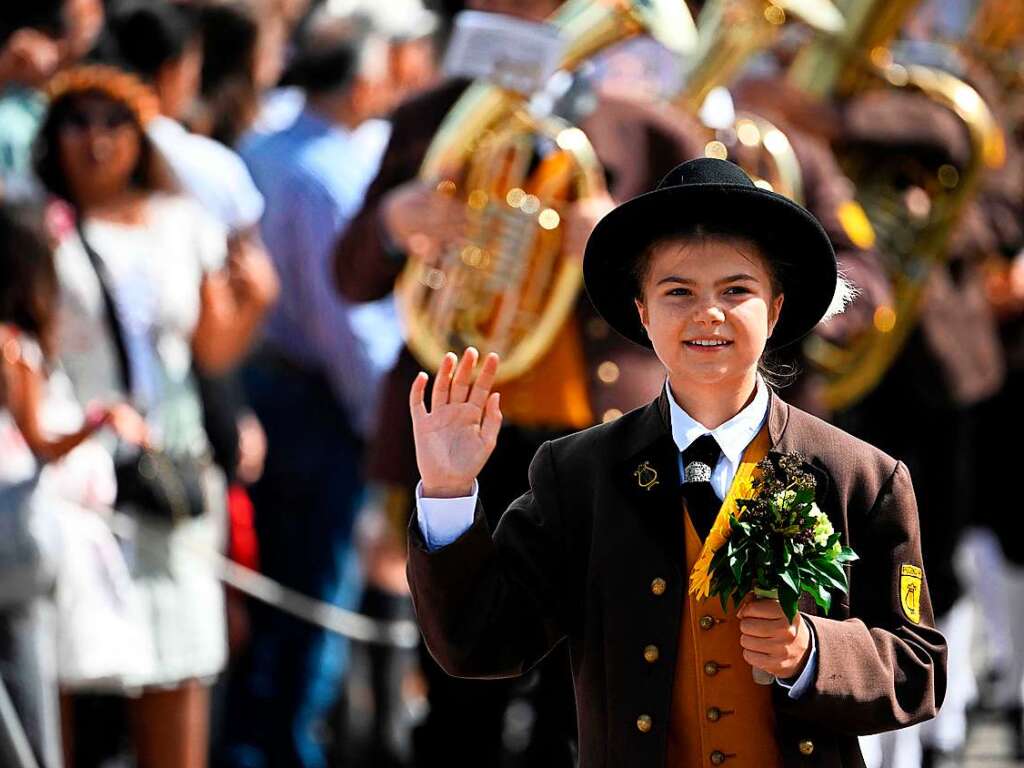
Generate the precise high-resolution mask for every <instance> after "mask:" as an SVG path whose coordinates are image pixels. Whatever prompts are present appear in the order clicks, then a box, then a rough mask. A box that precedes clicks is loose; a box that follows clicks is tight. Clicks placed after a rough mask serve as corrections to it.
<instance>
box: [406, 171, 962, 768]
mask: <svg viewBox="0 0 1024 768" xmlns="http://www.w3.org/2000/svg"><path fill="white" fill-rule="evenodd" d="M584 276H585V281H586V288H587V292H588V294H589V296H590V299H591V301H592V302H593V304H594V306H595V307H596V308H597V310H598V311H599V312H600V313H601V314H602V315H603V316H604V318H605V319H606V320H607V321H608V322H609V324H610V325H611V326H612V327H613V328H615V329H616V330H617V331H618V332H619V333H621V334H623V335H624V336H626V337H627V338H629V339H631V340H632V341H635V342H636V343H638V344H641V345H644V346H647V347H652V348H653V349H654V351H655V353H656V354H657V356H658V358H659V359H660V360H661V362H662V363H663V364H664V366H665V368H666V370H667V380H666V383H665V388H664V390H663V392H662V394H661V396H660V397H659V398H658V399H657V400H655V401H654V402H652V403H650V404H649V405H647V406H646V407H643V408H640V409H637V410H636V411H632V412H630V413H628V414H626V415H624V416H622V417H621V418H619V419H617V420H616V421H613V422H610V423H607V424H603V425H601V426H598V427H594V428H592V429H588V430H585V431H583V432H579V433H577V434H574V435H571V436H569V437H565V438H562V439H560V440H556V441H553V442H550V443H546V444H545V445H544V446H543V447H542V448H541V449H540V450H539V451H538V452H537V455H536V456H535V458H534V460H533V463H532V465H531V467H530V491H529V492H528V493H526V494H525V495H524V496H522V497H521V498H520V499H518V500H517V501H515V502H514V503H513V504H512V505H511V507H510V508H509V509H508V510H507V511H506V512H505V514H504V516H503V517H502V519H501V522H500V523H499V525H498V526H497V528H496V529H495V530H494V531H493V532H491V531H490V530H488V526H487V523H486V519H485V517H484V515H483V510H482V509H481V508H480V507H479V505H478V503H477V500H476V493H477V487H476V477H477V475H478V474H479V472H480V470H481V468H482V467H483V465H484V463H485V462H486V461H487V458H488V456H489V455H490V453H491V451H492V450H493V447H494V445H495V441H496V438H497V434H498V431H499V429H500V427H501V410H500V393H498V392H492V391H491V390H492V387H493V385H494V381H495V375H496V372H497V369H498V365H499V361H498V359H497V356H496V355H493V354H492V355H488V356H486V357H485V358H484V360H483V361H482V364H480V365H479V366H478V363H479V362H480V361H479V359H478V358H479V355H478V353H477V351H476V350H474V349H472V348H470V349H467V350H466V351H465V353H464V354H463V355H462V357H461V359H459V358H458V357H457V356H456V355H455V354H452V353H449V355H448V356H447V357H446V358H445V360H444V362H443V364H442V365H441V368H440V370H439V371H438V374H437V377H436V379H435V381H434V384H433V387H432V389H431V393H430V399H431V402H430V406H429V409H428V407H427V404H426V402H425V397H426V390H427V384H428V376H427V375H426V374H425V373H423V374H420V376H419V377H418V378H417V379H416V381H415V383H414V384H413V387H412V390H411V392H410V408H411V412H412V420H413V428H414V434H415V438H416V457H417V463H418V466H419V470H420V475H421V483H420V487H419V488H418V490H417V514H416V517H415V519H414V520H413V522H412V524H411V526H410V530H409V536H410V546H409V580H410V584H411V586H412V593H413V599H414V602H415V605H416V610H417V616H418V619H419V622H420V626H421V628H422V630H423V633H424V636H425V638H426V642H427V645H428V647H429V648H430V651H431V652H432V654H433V655H434V657H435V658H436V659H437V660H438V662H439V663H440V664H441V666H442V667H443V668H444V669H445V670H447V671H448V672H449V674H452V675H455V676H460V677H506V676H512V675H518V674H522V673H523V672H525V671H527V670H528V669H530V668H531V667H532V666H533V665H534V664H535V663H537V661H538V660H540V659H541V658H542V657H543V656H544V655H546V654H547V653H548V652H549V651H550V650H551V648H552V647H554V646H555V645H556V644H557V643H559V642H562V641H565V642H567V643H568V644H569V650H570V656H571V659H572V668H573V669H572V671H573V676H574V681H575V688H576V701H577V708H578V724H579V729H580V765H581V766H582V767H583V768H604V767H606V766H607V767H608V768H611V767H612V766H629V767H630V768H634V767H636V768H645V767H647V766H650V768H656V767H657V768H661V766H669V768H689V766H703V765H728V766H730V767H733V766H735V768H741V767H744V766H750V767H751V768H753V767H754V766H756V767H757V768H770V767H773V766H799V765H812V764H813V765H824V766H837V767H838V766H856V765H863V761H862V758H861V755H860V752H859V749H858V745H857V736H858V735H861V734H867V733H875V732H879V731H884V730H891V729H895V728H900V727H904V726H907V725H910V724H912V723H915V722H920V721H922V720H925V719H928V718H930V717H932V716H934V714H935V712H936V710H937V709H938V707H939V705H940V704H941V702H942V698H943V695H944V691H945V642H944V640H943V638H942V636H941V635H940V634H939V633H938V632H937V631H936V629H935V628H934V623H933V618H932V611H931V601H930V597H929V594H928V586H927V582H926V580H925V577H924V570H923V565H922V562H921V547H920V537H919V532H918V518H917V508H916V502H915V499H914V492H913V488H912V486H911V481H910V477H909V474H908V472H907V469H906V467H905V466H903V464H901V463H900V462H898V461H896V460H895V459H892V458H891V457H889V456H887V455H885V454H884V453H882V452H881V451H879V450H878V449H876V448H874V447H872V446H870V445H868V444H866V443H863V442H861V441H859V440H857V439H855V438H853V437H851V436H850V435H848V434H846V433H844V432H842V431H840V430H838V429H836V428H834V427H832V426H830V425H828V424H826V423H824V422H822V421H820V420H818V419H816V418H815V417H813V416H810V415H809V414H807V413H804V412H802V411H800V410H798V409H796V408H793V407H792V406H789V405H787V404H786V403H785V402H784V401H783V400H782V399H781V398H780V397H779V396H778V395H777V394H776V393H775V392H774V391H773V389H772V387H771V386H770V384H769V379H771V378H772V376H771V372H770V366H769V365H766V363H765V356H766V354H769V355H770V353H771V352H773V351H775V350H778V349H780V348H781V347H784V346H785V345H788V344H792V343H793V342H795V341H797V340H799V339H801V338H802V337H803V336H805V335H806V334H807V333H808V332H810V331H811V329H812V328H813V327H814V326H815V325H816V324H817V323H818V322H820V321H821V320H822V319H823V318H824V317H826V316H827V315H829V314H830V313H833V312H835V311H841V307H842V305H843V304H844V302H845V300H846V299H847V298H848V297H849V292H850V291H849V287H848V286H847V285H846V284H845V282H844V281H843V280H842V279H841V278H839V277H838V276H837V269H836V260H835V255H834V252H833V250H832V247H831V244H830V243H829V240H828V238H827V236H826V235H825V233H824V232H823V230H822V229H821V226H820V225H819V224H818V222H817V221H816V220H815V219H814V217H813V216H811V214H809V213H808V212H807V211H806V210H804V209H803V208H801V207H800V206H798V205H796V204H795V203H793V202H792V201H790V200H789V199H788V198H785V197H783V196H781V195H778V194H775V193H774V192H770V191H767V190H764V189H761V188H759V187H757V186H756V185H754V183H753V182H752V181H751V180H750V179H749V178H748V177H747V176H746V174H744V173H743V171H742V170H740V169H739V168H738V167H737V166H735V165H733V164H731V163H728V162H725V161H721V160H713V159H707V158H702V159H699V160H692V161H690V162H687V163H684V164H683V165H681V166H679V167H678V168H676V169H674V170H673V171H672V172H671V173H670V174H669V175H668V176H667V177H666V178H665V179H664V181H662V183H661V184H660V185H659V186H658V188H657V189H656V190H654V191H652V192H650V193H647V194H645V195H641V196H640V197H637V198H634V199H633V200H630V201H628V202H626V203H624V204H623V205H620V206H619V207H618V208H616V209H615V210H614V211H612V212H611V213H610V214H609V215H608V216H606V217H605V218H604V219H603V220H602V221H601V222H600V223H599V224H598V226H597V228H596V229H595V230H594V233H593V234H592V235H591V237H590V241H589V242H588V245H587V250H586V255H585V259H584ZM478 368H479V370H478ZM626 375H628V372H626ZM790 488H796V489H798V490H797V492H796V493H795V494H793V495H792V496H789V495H787V493H788V492H787V490H786V489H790ZM773 489H774V490H773ZM769 491H770V492H771V493H772V494H773V495H772V496H771V497H770V498H767V497H765V498H762V497H759V496H758V494H759V493H768V492H769ZM800 493H804V494H807V496H806V498H805V501H806V502H807V503H806V504H805V505H804V506H805V508H806V509H808V510H810V511H809V513H808V516H807V518H806V519H807V520H808V521H809V527H808V529H807V533H806V538H807V541H806V543H807V545H808V546H812V545H817V546H819V547H827V548H828V549H830V550H834V553H833V554H836V553H839V552H840V551H844V552H845V551H846V549H845V548H847V547H852V548H853V549H855V550H856V552H857V555H858V556H859V559H857V561H856V562H852V563H850V564H849V565H847V566H846V569H845V571H844V572H843V573H841V574H836V577H837V579H838V580H839V581H841V582H842V583H843V584H844V586H845V585H847V584H848V589H847V590H846V593H845V594H839V593H836V594H835V595H834V599H831V600H820V599H818V598H820V597H821V595H813V596H812V595H809V594H804V595H801V596H799V600H798V602H797V597H796V593H791V594H790V595H789V597H790V598H791V600H790V601H789V603H790V604H786V605H784V603H786V602H787V601H786V599H784V600H783V603H780V601H779V600H776V599H772V598H767V599H754V598H753V595H749V596H747V597H746V598H744V599H743V600H742V601H741V602H740V603H739V606H738V607H737V606H736V605H735V604H733V605H732V606H731V607H726V606H725V603H724V601H723V603H722V604H720V603H719V601H718V600H708V599H707V598H708V596H709V594H713V593H714V588H713V583H712V582H713V578H712V573H711V569H712V565H713V563H714V562H717V561H715V555H716V553H718V552H719V551H720V550H721V549H722V547H724V546H726V544H727V541H728V540H729V537H730V517H732V519H733V520H734V521H735V520H736V519H737V518H740V519H742V516H743V515H749V516H750V517H749V520H750V523H749V525H747V526H745V527H746V528H747V529H748V530H754V529H755V526H754V522H755V521H756V520H755V518H756V516H757V515H758V514H759V513H758V509H767V508H769V507H771V508H772V509H775V510H776V511H777V507H779V505H783V506H785V505H788V504H792V503H793V499H798V500H799V499H800V498H804V497H801V496H798V494H800ZM772 504H775V507H772V506H771V505H772ZM759 505H760V506H759ZM733 530H735V528H734V529H733ZM733 535H735V534H733ZM755 546H756V542H755ZM730 551H731V550H730ZM849 559H852V558H849ZM719 560H721V557H720V558H719ZM838 562H844V558H840V559H839V561H838ZM838 567H839V566H837V568H838ZM737 572H738V571H737ZM823 605H827V608H825V607H823ZM784 608H785V610H784ZM796 609H798V610H796ZM794 610H796V612H795V613H794ZM787 613H788V614H792V615H793V618H792V621H791V620H790V619H789V618H787ZM751 668H753V669H754V670H756V671H758V672H760V673H761V674H762V675H764V674H765V673H770V675H771V676H774V677H773V678H770V679H772V682H771V683H770V684H768V685H759V684H758V683H757V682H756V681H755V677H754V676H752V674H751Z"/></svg>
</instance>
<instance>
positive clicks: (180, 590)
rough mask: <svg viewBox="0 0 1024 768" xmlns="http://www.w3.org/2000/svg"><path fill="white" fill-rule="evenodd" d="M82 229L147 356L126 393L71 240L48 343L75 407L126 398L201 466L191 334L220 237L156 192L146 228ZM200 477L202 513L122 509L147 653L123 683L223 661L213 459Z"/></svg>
mask: <svg viewBox="0 0 1024 768" xmlns="http://www.w3.org/2000/svg"><path fill="white" fill-rule="evenodd" d="M84 232H85V236H86V238H87V239H88V241H89V243H90V244H91V246H92V248H93V250H94V251H95V252H96V253H97V254H98V255H99V257H100V258H101V259H102V260H103V263H104V264H105V265H106V272H107V274H109V275H110V277H111V279H112V281H113V282H114V285H113V286H111V288H112V291H113V293H114V295H115V301H116V302H117V304H118V310H119V315H120V316H121V317H122V318H123V319H124V318H127V320H126V321H125V322H126V324H128V325H130V327H131V329H132V331H131V333H134V334H136V335H140V336H145V338H146V340H147V342H148V349H149V354H150V358H148V363H149V365H148V368H147V370H148V373H147V374H144V375H136V371H135V367H134V363H135V360H136V358H132V360H133V379H134V380H133V385H134V386H133V392H132V393H131V396H130V397H129V396H128V395H127V394H126V393H125V391H124V389H125V388H124V385H123V383H122V375H121V370H120V363H119V360H118V355H117V352H116V346H115V342H114V339H113V336H112V335H111V332H110V330H109V325H108V320H107V316H106V312H105V307H104V302H103V294H102V292H101V289H100V283H99V281H98V278H97V276H96V272H95V270H94V269H93V267H92V264H91V263H90V261H89V257H88V255H87V253H86V251H85V249H84V247H83V246H82V243H81V241H80V239H79V238H78V237H77V235H71V236H69V237H68V238H66V239H65V240H64V241H63V242H62V243H61V244H60V245H59V247H58V249H57V254H56V260H57V272H58V276H59V280H60V284H61V312H60V324H59V329H60V330H59V339H58V345H57V346H58V349H59V350H60V357H61V362H62V364H63V367H64V369H65V371H66V372H67V374H68V377H69V378H70V380H71V383H72V386H73V388H74V390H75V395H76V397H77V399H78V402H79V403H81V404H82V405H83V406H87V405H88V404H89V403H91V402H93V401H96V400H99V401H103V402H111V401H117V400H126V399H127V400H129V401H131V402H133V404H135V405H136V407H138V408H139V410H140V411H141V412H143V413H144V415H145V416H146V420H147V422H148V424H149V426H150V429H151V432H152V434H153V435H154V436H155V438H156V442H157V443H158V445H159V446H160V447H161V448H163V449H164V450H166V451H168V452H170V453H174V454H187V455H190V456H194V457H197V458H202V459H203V460H204V461H205V460H207V459H208V457H209V454H210V450H209V445H208V442H207V439H206V434H205V431H204V429H203V421H202V405H201V402H200V399H199V395H198V390H197V387H196V385H195V381H194V378H193V376H192V353H191V339H192V335H193V332H194V330H195V327H196V324H197V322H198V319H199V309H200V297H199V288H200V282H201V280H202V277H203V274H204V273H205V272H207V271H211V270H215V269H217V268H219V267H220V266H222V264H223V262H224V258H225V255H226V248H227V241H226V232H225V230H224V229H223V227H221V226H220V225H218V224H217V223H216V222H214V220H213V219H211V218H210V217H208V216H207V215H206V214H205V212H204V211H203V210H202V209H201V208H200V207H199V206H198V205H197V204H196V203H194V202H193V201H191V200H189V199H187V198H184V197H179V196H171V195H162V194H155V195H152V196H151V197H150V198H149V200H148V202H147V204H146V215H145V223H144V224H142V225H138V226H127V225H121V224H116V223H111V222H106V221H98V220H93V219H87V220H86V221H85V222H84ZM131 333H130V334H128V335H129V336H130V335H131ZM128 342H129V346H131V341H130V339H129V340H128ZM130 357H131V352H130ZM106 445H107V448H108V449H109V450H110V451H111V453H112V454H113V455H115V457H116V456H117V455H118V454H119V452H120V450H121V449H120V448H119V447H118V446H117V445H116V443H115V442H113V441H111V440H108V441H107V443H106ZM204 479H205V486H206V501H207V509H206V513H205V514H204V515H203V516H201V517H198V518H194V519H191V520H188V521H186V522H182V523H178V524H176V525H171V524H168V523H165V522H163V521H160V520H156V519H154V518H152V517H147V516H146V515H144V514H138V513H137V510H135V511H134V512H135V514H132V513H133V510H131V509H125V510H122V511H125V512H128V513H129V514H130V515H131V517H132V519H134V520H135V521H136V523H137V530H136V532H135V535H134V537H133V538H132V541H131V547H130V549H129V551H128V553H127V555H128V558H127V559H128V564H129V569H130V572H131V576H132V579H133V581H134V583H135V587H136V590H135V591H136V595H137V598H138V599H139V600H140V601H141V603H142V607H143V611H142V615H143V616H145V617H146V620H145V622H144V626H143V627H141V629H142V631H144V632H145V633H146V634H147V635H148V639H149V642H150V644H151V645H152V648H153V652H154V653H153V655H154V662H153V664H152V668H151V669H150V670H148V671H147V672H146V673H145V674H140V675H139V676H138V679H136V680H134V681H127V682H129V683H134V684H135V685H138V686H144V687H149V686H165V687H166V686H174V685H176V684H178V683H180V682H182V681H185V680H188V679H191V678H200V679H209V678H211V677H213V676H215V675H216V674H218V673H219V672H220V671H221V670H222V669H223V667H224V664H225V662H226V658H227V643H226V630H225V619H224V599H223V590H222V587H221V585H220V583H219V581H218V579H217V576H216V573H215V571H214V569H213V566H212V564H211V562H210V561H209V560H208V558H207V555H208V554H209V553H211V552H219V551H221V550H222V548H223V543H224V535H225V530H226V525H225V518H226V496H225V485H224V479H223V476H222V475H221V473H220V472H219V470H217V469H216V468H215V467H214V466H213V464H212V462H208V470H207V471H206V472H205V475H204Z"/></svg>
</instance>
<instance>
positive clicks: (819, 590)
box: [803, 584, 832, 613]
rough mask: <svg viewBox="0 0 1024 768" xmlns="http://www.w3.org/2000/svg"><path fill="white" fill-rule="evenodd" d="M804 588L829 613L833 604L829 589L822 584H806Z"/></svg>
mask: <svg viewBox="0 0 1024 768" xmlns="http://www.w3.org/2000/svg"><path fill="white" fill-rule="evenodd" d="M803 587H804V590H805V591H806V592H807V593H808V594H810V596H811V597H813V598H814V602H816V603H817V604H818V605H819V606H820V607H821V609H822V610H823V611H825V613H828V611H829V608H831V606H832V595H831V594H830V593H829V591H828V590H827V589H825V588H824V587H823V586H821V585H820V584H804V585H803Z"/></svg>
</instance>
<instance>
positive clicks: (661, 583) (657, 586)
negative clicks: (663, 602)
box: [651, 578, 668, 595]
mask: <svg viewBox="0 0 1024 768" xmlns="http://www.w3.org/2000/svg"><path fill="white" fill-rule="evenodd" d="M667 586H668V584H666V583H665V580H664V579H662V578H657V579H655V580H654V581H652V582H651V592H652V593H653V594H655V595H664V594H665V588H666V587H667Z"/></svg>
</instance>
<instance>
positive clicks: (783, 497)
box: [772, 491, 796, 509]
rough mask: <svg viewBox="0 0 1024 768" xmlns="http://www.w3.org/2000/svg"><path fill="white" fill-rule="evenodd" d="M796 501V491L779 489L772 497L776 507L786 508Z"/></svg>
mask: <svg viewBox="0 0 1024 768" xmlns="http://www.w3.org/2000/svg"><path fill="white" fill-rule="evenodd" d="M794 501H796V491H779V492H778V493H776V494H775V496H774V497H772V502H773V503H774V504H775V507H776V509H787V508H789V506H790V505H791V504H792V503H793V502H794Z"/></svg>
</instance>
